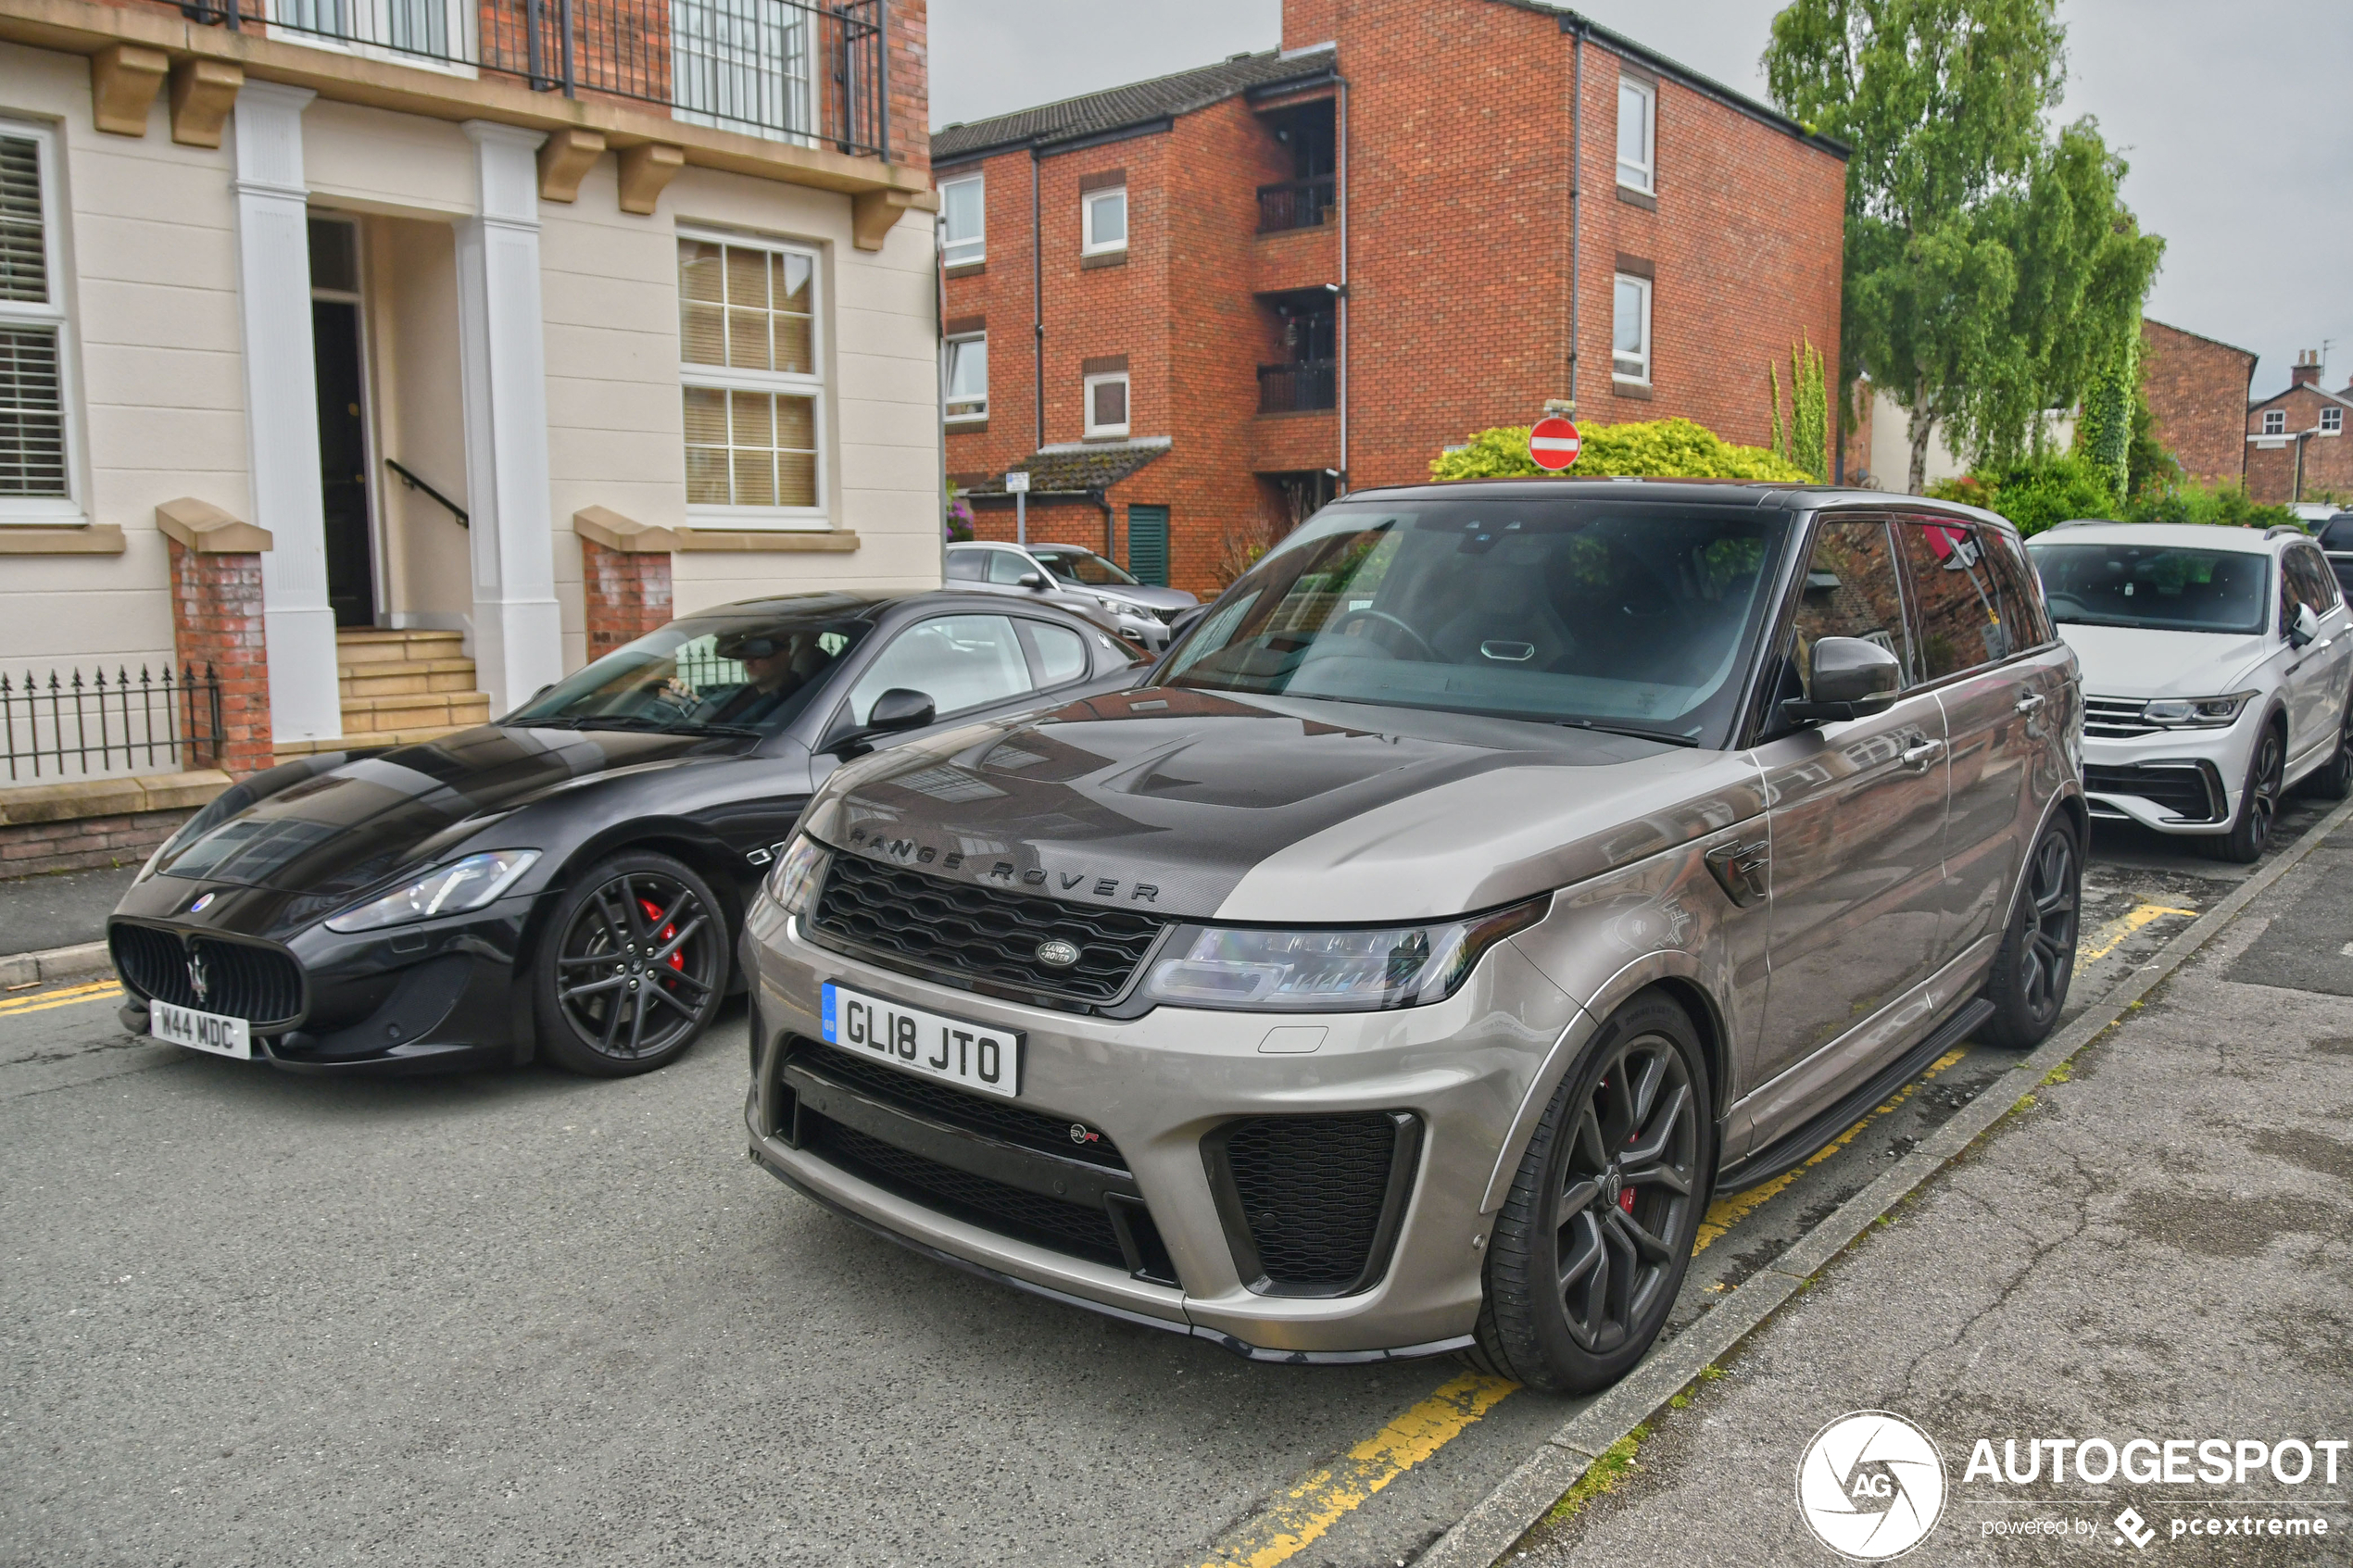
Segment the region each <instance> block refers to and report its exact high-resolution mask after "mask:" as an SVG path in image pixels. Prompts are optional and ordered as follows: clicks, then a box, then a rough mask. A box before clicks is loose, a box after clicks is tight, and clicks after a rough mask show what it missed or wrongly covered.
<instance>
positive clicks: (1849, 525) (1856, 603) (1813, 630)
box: [1790, 518, 1912, 685]
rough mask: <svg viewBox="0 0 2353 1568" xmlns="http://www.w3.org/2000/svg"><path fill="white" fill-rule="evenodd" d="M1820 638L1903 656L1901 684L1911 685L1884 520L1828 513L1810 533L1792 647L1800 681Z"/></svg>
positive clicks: (1809, 667)
mask: <svg viewBox="0 0 2353 1568" xmlns="http://www.w3.org/2000/svg"><path fill="white" fill-rule="evenodd" d="M1822 637H1860V638H1862V639H1863V641H1865V642H1867V643H1877V644H1878V645H1879V646H1881V647H1883V648H1885V649H1886V650H1887V651H1888V652H1890V653H1892V654H1894V656H1895V657H1896V658H1897V659H1899V660H1904V661H1905V662H1904V673H1905V683H1904V684H1906V685H1909V684H1912V675H1911V669H1912V667H1911V664H1910V662H1909V660H1908V659H1906V653H1907V643H1906V635H1905V631H1904V596H1903V593H1902V591H1901V590H1900V589H1899V588H1897V587H1896V585H1895V557H1894V552H1893V551H1892V550H1891V549H1890V548H1889V547H1888V542H1887V524H1886V523H1884V522H1882V521H1880V520H1879V519H1877V518H1831V519H1830V520H1828V521H1825V522H1824V523H1823V524H1822V526H1821V531H1820V532H1819V533H1817V534H1815V535H1814V554H1813V556H1812V558H1810V559H1808V560H1807V561H1806V589H1805V592H1804V593H1803V595H1801V596H1800V597H1799V599H1798V604H1797V626H1796V634H1795V644H1794V646H1793V647H1792V648H1791V650H1790V657H1791V658H1792V659H1793V660H1794V661H1795V662H1796V665H1797V669H1798V671H1799V674H1798V679H1799V680H1800V681H1804V680H1806V679H1808V678H1809V677H1810V672H1811V671H1812V668H1813V647H1814V644H1815V642H1816V641H1817V640H1818V639H1819V638H1822Z"/></svg>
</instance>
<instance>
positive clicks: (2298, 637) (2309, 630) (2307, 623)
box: [2287, 605, 2321, 648]
mask: <svg viewBox="0 0 2353 1568" xmlns="http://www.w3.org/2000/svg"><path fill="white" fill-rule="evenodd" d="M2320 634H2321V618H2320V617H2319V616H2317V615H2314V614H2313V613H2312V607H2311V606H2310V605H2297V606H2296V614H2295V615H2293V616H2292V617H2290V618H2289V620H2288V623H2287V646H2290V647H2292V648H2300V647H2303V646H2306V645H2307V644H2309V643H2310V642H2312V641H2313V640H2314V639H2316V638H2317V637H2319V636H2320Z"/></svg>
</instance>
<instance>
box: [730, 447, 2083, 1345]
mask: <svg viewBox="0 0 2353 1568" xmlns="http://www.w3.org/2000/svg"><path fill="white" fill-rule="evenodd" d="M1144 680H1145V682H1147V683H1149V684H1139V685H1138V686H1137V687H1134V688H1131V689H1129V690H1126V691H1124V692H1119V693H1114V694H1111V695H1108V696H1095V697H1090V698H1088V699H1086V700H1083V701H1077V702H1073V703H1070V704H1068V705H1066V706H1064V707H1063V708H1061V709H1055V710H1053V711H1051V712H1048V713H1046V714H1044V715H1042V716H1035V717H1031V718H1029V719H1026V720H1023V721H1004V722H996V721H992V722H988V723H982V724H975V725H971V726H968V727H966V728H964V729H963V730H960V731H958V732H955V733H953V734H942V735H940V736H938V737H937V739H932V740H924V741H917V742H914V743H912V744H910V745H908V746H904V747H903V748H901V749H899V750H895V751H892V752H889V753H887V754H883V755H878V756H876V757H875V758H873V759H866V760H862V761H861V762H858V763H855V764H852V765H850V766H849V767H847V768H845V769H843V770H842V771H840V772H838V773H837V774H836V775H835V776H834V778H833V780H832V781H831V782H830V783H829V784H827V785H826V787H825V788H824V790H823V791H821V792H820V793H819V795H818V796H817V797H816V798H815V799H814V801H813V802H812V805H811V807H810V809H809V811H808V813H807V814H806V815H805V816H804V817H803V818H802V820H801V824H800V828H801V831H800V833H799V835H798V836H797V837H796V839H795V841H794V842H793V844H792V845H791V846H790V847H789V848H788V849H787V850H786V853H785V854H784V855H783V856H782V857H781V858H780V859H779V861H778V864H777V866H776V868H775V870H774V872H773V873H772V875H771V876H770V878H769V880H768V882H767V884H766V885H765V888H764V890H763V892H762V895H761V897H760V899H759V900H758V901H757V903H756V905H755V907H754V909H752V911H751V913H750V915H749V922H748V928H747V934H746V937H745V960H746V962H747V965H748V966H749V969H750V970H751V971H752V973H753V978H754V984H753V987H752V994H753V1009H754V1012H753V1034H752V1039H753V1051H752V1054H753V1063H752V1083H751V1093H750V1097H749V1101H748V1104H747V1108H746V1115H747V1119H748V1122H749V1131H750V1135H751V1152H752V1154H753V1155H754V1157H755V1158H757V1159H758V1160H761V1162H762V1164H763V1165H764V1166H765V1167H766V1168H767V1169H768V1170H770V1171H771V1172H773V1173H775V1174H776V1175H778V1176H780V1177H782V1178H783V1179H784V1180H785V1181H786V1182H787V1183H789V1184H791V1185H794V1186H795V1187H797V1188H799V1190H800V1191H802V1192H803V1193H806V1194H808V1195H809V1196H811V1197H812V1198H815V1199H817V1200H818V1201H819V1202H822V1203H824V1204H827V1205H830V1206H831V1207H833V1208H835V1209H836V1210H839V1211H840V1212H842V1213H844V1214H847V1215H849V1216H850V1217H851V1218H853V1219H855V1220H857V1221H858V1222H860V1223H863V1224H866V1225H869V1226H872V1227H874V1228H875V1229H877V1230H879V1231H881V1232H883V1233H885V1234H887V1235H888V1236H893V1237H896V1238H898V1239H900V1240H901V1241H904V1242H906V1243H907V1244H908V1245H910V1246H912V1247H913V1248H915V1249H917V1250H918V1251H921V1252H923V1253H925V1254H926V1255H928V1256H930V1257H933V1258H935V1259H939V1260H942V1261H949V1262H952V1263H956V1264H959V1265H961V1266H963V1267H965V1268H969V1269H973V1270H976V1271H978V1272H980V1273H985V1274H988V1275H992V1276H995V1277H998V1278H1000V1279H1003V1280H1005V1281H1007V1282H1008V1283H1012V1284H1015V1285H1018V1286H1021V1287H1023V1288H1025V1289H1027V1290H1030V1291H1033V1292H1038V1293H1041V1294H1045V1295H1048V1296H1051V1297H1055V1298H1061V1299H1063V1300H1066V1301H1070V1302H1073V1303H1076V1304H1078V1305H1082V1306H1086V1307H1089V1308H1092V1309H1095V1310H1097V1311H1105V1312H1111V1313H1114V1314H1116V1315H1119V1316H1122V1317H1125V1318H1127V1319H1129V1320H1131V1321H1134V1322H1139V1323H1151V1324H1155V1325H1158V1326H1161V1327H1164V1328H1169V1329H1174V1330H1176V1331H1179V1332H1183V1333H1189V1334H1192V1335H1196V1336H1203V1337H1206V1338H1209V1339H1212V1340H1214V1341H1216V1342H1218V1343H1221V1344H1223V1345H1226V1346H1227V1347H1229V1348H1233V1349H1236V1350H1239V1351H1241V1352H1243V1353H1245V1354H1247V1355H1250V1356H1252V1357H1257V1358H1263V1359H1269V1360H1278V1361H1366V1360H1377V1359H1381V1358H1386V1357H1393V1356H1410V1355H1424V1354H1429V1353H1433V1352H1440V1351H1448V1350H1460V1351H1466V1352H1467V1353H1469V1354H1470V1355H1471V1357H1472V1358H1473V1359H1474V1360H1476V1361H1479V1362H1481V1363H1482V1364H1484V1365H1485V1366H1487V1367H1489V1368H1491V1370H1494V1371H1496V1372H1499V1373H1501V1374H1506V1375H1509V1376H1511V1377H1514V1378H1516V1379H1519V1380H1521V1381H1523V1382H1526V1383H1529V1384H1530V1385H1533V1386H1538V1387H1542V1388H1548V1389H1557V1390H1578V1389H1591V1388H1595V1387H1598V1386H1603V1385H1604V1384H1607V1383H1609V1382H1611V1381H1613V1380H1614V1379H1616V1378H1617V1377H1618V1376H1620V1375H1622V1374H1624V1373H1625V1372H1626V1371H1627V1369H1628V1368H1629V1367H1630V1366H1632V1365H1633V1364H1634V1362H1635V1361H1637V1360H1638V1359H1639V1358H1640V1357H1641V1356H1642V1352H1643V1350H1644V1349H1645V1348H1647V1347H1648V1345H1649V1344H1650V1343H1651V1341H1652V1339H1653V1338H1654V1337H1655V1336H1656V1335H1657V1333H1658V1331H1659V1327H1660V1324H1661V1323H1663V1322H1664V1321H1665V1319H1666V1316H1667V1310H1668V1308H1669V1306H1670V1305H1671V1304H1672V1302H1673V1300H1674V1298H1675V1295H1676V1292H1677V1289H1678V1287H1679V1286H1680V1283H1681V1280H1682V1277H1683V1273H1684V1269H1685V1265H1686V1263H1687V1262H1688V1261H1689V1259H1690V1257H1691V1253H1692V1242H1693V1237H1694V1236H1695V1233H1696V1231H1697V1228H1698V1225H1699V1222H1700V1217H1701V1214H1702V1213H1703V1212H1704V1210H1705V1208H1706V1205H1707V1203H1708V1199H1709V1196H1710V1193H1711V1192H1712V1191H1715V1190H1734V1189H1737V1188H1740V1187H1743V1186H1745V1185H1751V1184H1753V1183H1755V1182H1756V1181H1758V1180H1761V1179H1764V1178H1766V1177H1768V1176H1769V1175H1772V1174H1774V1173H1779V1172H1780V1171H1784V1170H1787V1169H1789V1168H1791V1167H1792V1166H1793V1165H1794V1164H1795V1163H1796V1162H1798V1161H1799V1160H1803V1159H1804V1158H1805V1157H1806V1155H1808V1154H1810V1153H1812V1152H1813V1151H1815V1150H1816V1149H1818V1148H1821V1147H1822V1146H1823V1145H1824V1144H1825V1143H1826V1142H1828V1141H1829V1140H1830V1139H1831V1137H1833V1136H1835V1135H1836V1134H1837V1133H1838V1132H1839V1131H1840V1130H1842V1129H1843V1128H1844V1127H1846V1126H1847V1125H1849V1124H1851V1123H1852V1121H1853V1119H1854V1117H1855V1115H1856V1112H1857V1110H1859V1109H1860V1108H1863V1107H1866V1106H1868V1105H1869V1104H1870V1103H1872V1102H1874V1101H1876V1100H1877V1099H1879V1098H1881V1097H1882V1096H1884V1095H1885V1094H1886V1093H1887V1092H1888V1090H1889V1089H1890V1088H1891V1087H1892V1086H1894V1085H1895V1084H1897V1083H1899V1082H1901V1081H1902V1080H1904V1079H1906V1078H1907V1077H1909V1076H1911V1075H1912V1074H1914V1073H1917V1072H1918V1071H1919V1069H1920V1068H1921V1067H1922V1066H1923V1065H1925V1064H1926V1063H1927V1062H1928V1061H1929V1060H1931V1059H1932V1058H1933V1057H1935V1056H1936V1055H1938V1054H1939V1053H1941V1052H1943V1051H1944V1050H1946V1049H1948V1048H1950V1047H1952V1046H1953V1045H1954V1044H1955V1043H1957V1042H1958V1041H1959V1040H1960V1039H1962V1038H1963V1037H1964V1036H1967V1035H1972V1034H1973V1035H1975V1036H1976V1037H1977V1038H1978V1039H1980V1040H1984V1041H1991V1042H1995V1043H1998V1044H2000V1045H2004V1046H2008V1047H2023V1046H2027V1045H2030V1044H2032V1043H2033V1042H2035V1041H2037V1040H2040V1039H2041V1038H2043V1037H2044V1035H2046V1034H2047V1033H2048V1032H2049V1031H2050V1030H2051V1029H2052V1028H2053V1027H2054V1026H2055V1024H2056V1023H2057V1019H2058V1015H2059V1010H2060V1007H2061V1004H2062V1003H2063V1001H2064V1000H2065V997H2066V993H2067V985H2068V976H2069V972H2070V967H2071V965H2072V962H2073V956H2074V948H2075V943H2076V911H2077V899H2078V878H2079V871H2080V866H2081V859H2082V847H2083V843H2084V835H2085V829H2086V821H2085V816H2084V809H2085V808H2084V802H2083V799H2082V788H2081V785H2080V784H2079V782H2078V780H2079V759H2078V757H2077V747H2078V744H2079V742H2078V734H2079V732H2080V725H2081V713H2080V703H2079V699H2078V696H2077V692H2076V680H2075V657H2074V655H2073V654H2072V653H2071V652H2070V650H2069V648H2068V646H2067V645H2066V644H2065V643H2063V642H2060V641H2059V640H2058V639H2057V637H2056V636H2055V635H2054V634H2053V633H2052V630H2051V625H2050V622H2049V620H2048V618H2047V616H2046V615H2045V611H2044V607H2043V603H2042V600H2041V598H2040V596H2039V592H2038V590H2037V588H2036V585H2035V582H2034V578H2033V574H2032V572H2031V571H2029V570H2028V568H2027V565H2026V561H2025V558H2024V556H2023V554H2022V552H2021V550H2020V542H2019V539H2018V536H2017V534H2016V533H2014V532H2012V530H2011V529H2010V528H2009V526H2008V525H2007V523H2005V522H2003V521H2001V520H1999V519H1997V518H1994V517H1992V516H1989V515H1987V514H1985V513H1982V512H1976V511H1970V510H1968V509H1966V508H1956V507H1948V506H1941V505H1938V504H1935V503H1931V502H1927V501H1916V500H1912V499H1909V498H1906V499H1905V500H1903V501H1901V502H1896V501H1893V500H1891V498H1889V497H1887V496H1884V495H1878V494H1874V493H1867V492H1855V491H1844V490H1830V489H1792V488H1785V487H1783V488H1775V487H1768V486H1764V485H1728V484H1705V485H1702V484H1676V483H1640V484H1634V483H1599V482H1596V483H1579V482H1561V481H1550V482H1527V481H1509V482H1495V483H1476V484H1454V485H1424V486H1415V487H1411V488H1400V489H1393V490H1380V491H1360V492H1358V493H1356V494H1354V495H1350V496H1348V497H1346V498H1344V499H1343V500H1341V501H1339V502H1337V503H1335V504H1333V505H1332V506H1330V507H1328V508H1326V509H1325V510H1324V511H1323V512H1321V513H1319V514H1318V515H1317V516H1316V517H1315V518H1314V519H1312V520H1310V521H1308V522H1307V523H1306V524H1305V525H1303V526H1302V528H1301V529H1299V530H1298V531H1297V532H1296V533H1293V534H1291V535H1290V537H1289V538H1287V539H1285V540H1284V541H1283V542H1282V543H1281V544H1280V545H1278V546H1276V548H1275V549H1274V550H1273V551H1272V552H1271V553H1269V554H1268V555H1267V556H1266V558H1265V559H1263V560H1262V561H1261V562H1260V563H1259V564H1258V565H1257V566H1256V567H1255V568H1253V569H1252V571H1250V572H1249V573H1248V574H1247V575H1245V576H1244V577H1242V578H1241V579H1240V580H1239V582H1237V583H1235V584H1234V585H1233V587H1232V588H1230V589H1229V590H1227V593H1226V594H1225V595H1224V596H1223V597H1221V598H1220V599H1219V600H1218V601H1217V603H1216V604H1215V605H1214V607H1212V608H1211V609H1210V610H1209V611H1208V613H1207V614H1205V615H1204V616H1202V618H1201V619H1200V620H1199V621H1197V622H1196V623H1195V624H1193V625H1192V626H1191V627H1190V628H1189V630H1188V631H1187V632H1186V633H1184V634H1183V635H1182V636H1180V637H1179V638H1178V639H1177V641H1176V646H1174V647H1172V648H1171V649H1170V651H1169V653H1168V655H1167V656H1166V657H1165V658H1164V659H1162V660H1161V661H1160V662H1159V663H1158V664H1157V665H1156V666H1155V667H1154V668H1153V669H1152V671H1151V672H1150V674H1149V675H1148V676H1146V677H1144Z"/></svg>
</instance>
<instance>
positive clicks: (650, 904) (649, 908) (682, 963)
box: [637, 898, 686, 974]
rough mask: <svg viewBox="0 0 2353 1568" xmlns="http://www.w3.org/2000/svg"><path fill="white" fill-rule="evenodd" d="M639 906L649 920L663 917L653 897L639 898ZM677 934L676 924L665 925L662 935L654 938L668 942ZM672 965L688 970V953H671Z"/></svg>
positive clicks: (659, 906)
mask: <svg viewBox="0 0 2353 1568" xmlns="http://www.w3.org/2000/svg"><path fill="white" fill-rule="evenodd" d="M637 907H638V908H639V909H643V910H645V911H646V918H647V919H648V920H649V921H650V920H660V919H661V905H660V904H657V903H655V902H654V901H653V900H652V899H650V898H640V899H638V900H637ZM675 935H678V928H677V927H676V926H674V925H665V926H663V927H662V928H661V935H659V936H656V937H655V938H654V940H655V941H657V942H667V941H669V940H670V939H671V938H672V937H673V936H675ZM670 967H671V968H673V969H674V970H676V971H678V972H680V973H681V974H683V973H685V972H686V954H684V953H673V954H671V955H670Z"/></svg>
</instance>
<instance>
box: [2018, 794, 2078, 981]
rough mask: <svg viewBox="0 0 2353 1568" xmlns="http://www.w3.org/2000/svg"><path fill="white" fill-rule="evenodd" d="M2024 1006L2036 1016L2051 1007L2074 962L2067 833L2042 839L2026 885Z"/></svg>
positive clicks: (2071, 874) (2072, 861)
mask: <svg viewBox="0 0 2353 1568" xmlns="http://www.w3.org/2000/svg"><path fill="white" fill-rule="evenodd" d="M2026 897H2027V905H2028V909H2027V916H2026V918H2027V922H2028V923H2027V930H2026V951H2025V952H2024V954H2022V955H2021V956H2022V957H2023V958H2024V960H2025V965H2024V968H2025V973H2024V974H2022V975H2021V976H2020V980H2021V981H2022V982H2023V985H2022V987H2021V988H2022V989H2023V990H2024V992H2025V994H2026V997H2025V999H2026V1005H2027V1007H2028V1008H2029V1009H2030V1010H2032V1011H2033V1012H2034V1013H2035V1014H2036V1015H2038V1016H2039V1015H2041V1014H2042V1013H2043V1012H2045V1010H2048V1009H2050V1008H2052V1007H2054V1006H2056V1005H2057V1000H2058V998H2059V997H2060V996H2061V995H2063V994H2064V988H2065V986H2066V985H2067V981H2068V978H2069V975H2070V970H2071V967H2072V966H2073V964H2074V962H2075V922H2076V878H2075V845H2074V843H2073V841H2072V840H2070V838H2069V837H2068V835H2067V834H2063V833H2053V834H2045V837H2044V839H2043V843H2042V847H2040V848H2039V849H2037V850H2036V851H2035V854H2034V865H2033V867H2032V871H2031V872H2029V874H2028V878H2027V884H2026Z"/></svg>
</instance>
